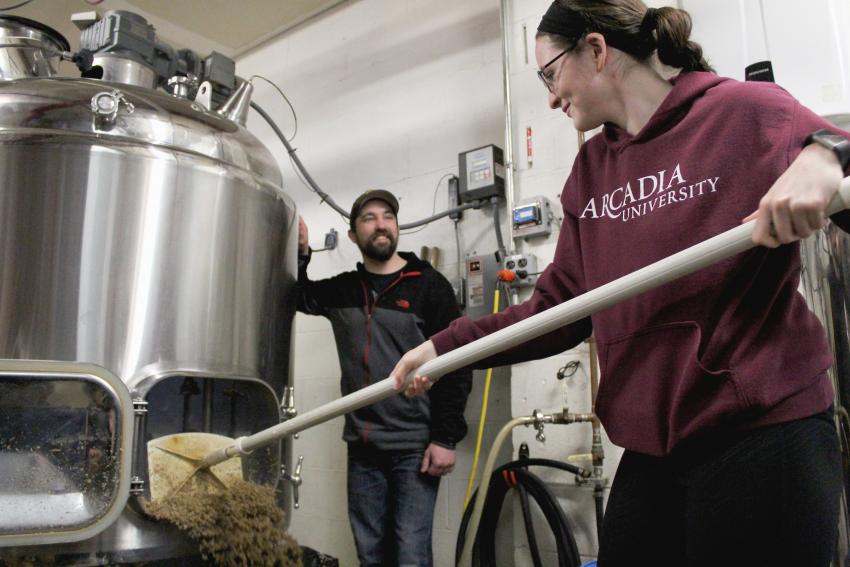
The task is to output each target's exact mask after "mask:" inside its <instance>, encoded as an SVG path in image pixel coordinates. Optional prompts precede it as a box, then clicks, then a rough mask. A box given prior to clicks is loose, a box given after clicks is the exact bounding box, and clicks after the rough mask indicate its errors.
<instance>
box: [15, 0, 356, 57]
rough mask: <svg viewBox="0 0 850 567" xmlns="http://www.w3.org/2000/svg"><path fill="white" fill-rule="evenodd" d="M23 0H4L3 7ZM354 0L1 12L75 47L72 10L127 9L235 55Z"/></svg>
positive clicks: (185, 40)
mask: <svg viewBox="0 0 850 567" xmlns="http://www.w3.org/2000/svg"><path fill="white" fill-rule="evenodd" d="M21 1H22V0H0V9H2V8H3V7H4V6H14V5H16V4H19V3H20V2H21ZM349 1H352V0H32V1H31V2H30V3H28V4H27V5H25V6H22V7H20V8H17V9H13V10H9V11H8V12H5V11H4V12H3V13H4V14H7V15H13V16H22V17H24V18H29V19H32V20H36V21H38V22H41V23H43V24H46V25H48V26H50V27H52V28H54V29H55V30H56V31H58V32H60V33H61V34H62V35H64V36H65V37H66V38H67V39H68V41H69V42H70V43H71V46H72V49H76V48H77V46H78V39H79V33H80V32H79V30H78V29H77V28H76V26H74V25H73V24H72V23H71V21H70V20H71V14H74V13H77V12H89V11H92V10H97V11H98V12H100V13H103V12H105V11H107V10H129V11H132V12H135V13H137V14H139V15H140V16H142V17H144V18H145V19H147V20H148V23H150V24H152V25H153V26H154V27H155V28H156V31H157V37H158V38H159V39H160V40H161V41H163V42H165V43H167V44H169V45H171V46H172V47H176V48H184V47H188V48H190V49H192V50H193V51H196V52H198V53H201V54H206V53H209V52H211V51H218V52H219V53H222V54H223V55H226V56H228V57H231V58H236V57H238V56H240V55H243V54H244V53H246V52H248V51H250V50H251V49H253V48H255V47H257V46H259V45H260V44H262V43H264V42H265V41H268V40H269V39H271V38H273V37H275V36H277V35H279V34H281V33H283V32H284V31H286V30H288V29H291V28H293V27H295V26H297V25H299V24H302V23H304V22H306V21H308V20H310V19H312V18H314V17H316V16H318V15H320V14H322V13H324V12H326V11H328V10H330V9H331V8H333V7H334V6H337V5H339V4H343V3H345V2H349Z"/></svg>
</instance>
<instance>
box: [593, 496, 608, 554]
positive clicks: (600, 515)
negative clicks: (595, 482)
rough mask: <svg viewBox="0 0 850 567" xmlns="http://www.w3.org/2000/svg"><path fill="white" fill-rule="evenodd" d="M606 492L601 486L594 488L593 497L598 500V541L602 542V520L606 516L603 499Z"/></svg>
mask: <svg viewBox="0 0 850 567" xmlns="http://www.w3.org/2000/svg"><path fill="white" fill-rule="evenodd" d="M604 498H605V493H604V491H603V490H602V488H601V487H598V488H594V489H593V499H594V500H595V501H596V543H597V545H598V544H599V543H601V542H602V523H603V522H602V520H603V519H604V517H605V507H604V505H603V500H604Z"/></svg>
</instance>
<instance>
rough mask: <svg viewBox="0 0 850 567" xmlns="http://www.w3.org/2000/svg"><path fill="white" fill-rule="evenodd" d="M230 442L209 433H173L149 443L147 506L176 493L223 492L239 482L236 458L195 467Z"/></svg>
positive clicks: (222, 436)
mask: <svg viewBox="0 0 850 567" xmlns="http://www.w3.org/2000/svg"><path fill="white" fill-rule="evenodd" d="M233 442H234V441H233V439H231V438H230V437H225V436H224V435H215V434H213V433H175V434H174V435H166V436H164V437H158V438H156V439H153V440H151V441H149V442H148V475H149V477H150V490H151V503H152V504H153V505H154V506H158V505H159V504H161V503H162V502H163V501H164V500H165V499H167V498H168V497H169V496H170V495H172V494H174V493H176V492H179V491H187V490H189V491H204V492H209V491H211V490H223V489H226V488H227V487H228V486H231V485H232V484H233V483H234V482H236V481H239V480H242V459H240V458H238V457H235V458H232V459H228V460H226V461H223V462H221V463H218V464H217V465H213V466H212V467H210V468H209V469H200V468H199V467H198V465H199V464H200V462H201V460H203V458H204V457H205V456H207V455H208V454H210V453H211V452H213V451H215V450H217V449H221V448H223V447H228V446H230V445H233Z"/></svg>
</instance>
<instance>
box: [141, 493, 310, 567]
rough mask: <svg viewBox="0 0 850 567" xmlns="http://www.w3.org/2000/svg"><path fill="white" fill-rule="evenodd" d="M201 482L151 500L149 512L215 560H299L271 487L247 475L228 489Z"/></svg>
mask: <svg viewBox="0 0 850 567" xmlns="http://www.w3.org/2000/svg"><path fill="white" fill-rule="evenodd" d="M200 486H203V485H200ZM200 486H194V487H193V488H192V489H191V490H186V489H185V488H184V489H181V490H178V491H177V492H176V493H175V494H172V495H170V496H168V497H167V498H165V499H163V501H162V502H157V503H156V504H155V505H152V504H148V506H147V509H148V512H149V513H150V514H151V515H152V516H153V517H155V518H158V519H161V520H166V521H169V522H171V523H173V524H174V525H176V526H177V527H178V528H179V529H180V530H182V531H183V532H185V533H186V534H187V535H188V536H189V537H191V538H192V539H193V540H195V541H196V542H197V543H198V546H199V548H200V551H201V553H202V554H203V556H204V558H205V559H207V560H209V561H211V562H213V563H214V564H216V565H228V566H229V565H233V566H248V565H250V566H255V565H256V566H269V567H295V566H300V565H301V549H300V548H299V546H298V544H297V543H296V541H295V540H294V539H293V538H292V537H291V536H290V535H289V534H287V533H286V531H285V530H284V528H283V521H284V514H283V510H281V509H280V508H279V507H278V506H277V504H276V501H275V494H274V490H273V489H272V488H271V487H268V486H259V485H257V484H254V483H252V482H247V481H243V480H240V481H237V482H234V483H233V484H229V485H228V487H227V488H226V489H222V488H220V487H216V486H212V485H206V487H205V488H200Z"/></svg>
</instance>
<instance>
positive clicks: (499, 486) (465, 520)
mask: <svg viewBox="0 0 850 567" xmlns="http://www.w3.org/2000/svg"><path fill="white" fill-rule="evenodd" d="M528 466H546V467H551V468H557V469H561V470H564V471H567V472H571V473H573V474H577V475H579V476H582V477H584V478H587V477H589V476H590V474H591V473H590V471H588V470H586V469H582V468H580V467H576V466H574V465H571V464H569V463H562V462H561V461H555V460H552V459H521V460H518V461H512V462H510V463H507V464H505V465H502V466H501V467H499V468H498V469H496V470H494V471H493V473H492V475H491V480H490V488H489V490H488V491H487V497H486V498H487V499H486V500H485V502H484V510H483V512H482V514H481V524H480V525H479V528H478V534H477V537H476V544H475V546H473V551H472V564H473V565H478V566H480V567H493V566H495V565H496V563H495V561H496V551H495V548H496V542H495V532H496V525H497V524H498V521H499V514H500V512H501V510H502V503H503V501H504V497H505V495H506V494H507V492H508V490H509V489H510V488H512V487H513V486H514V485H513V482H511V484H508V483H507V482H506V480H505V478H504V477H503V472H505V471H513V475H512V476H511V477H510V478H511V479H512V481H513V479H515V480H516V485H517V486H519V485H522V486H523V488H524V489H525V490H527V492H528V494H529V495H530V496H531V497H532V498H533V499H534V500H535V501H536V502H537V505H538V506H539V508H540V510H541V511H542V512H543V515H544V517H545V518H546V521H547V523H548V524H549V527H550V528H551V530H552V533H553V534H554V536H555V543H556V545H557V548H558V566H559V567H578V566H579V565H580V563H581V558H580V556H579V552H578V546H577V545H576V542H575V537H573V533H572V529H571V528H570V525H569V522H568V521H567V518H566V515H565V514H564V510H563V509H562V508H561V505H560V503H558V499H557V498H556V497H555V496H554V495H553V494H552V493H551V492H550V491H549V489H548V488H546V485H545V484H544V483H543V481H541V480H540V479H539V478H538V477H537V476H536V475H534V474H532V473H530V472H528V471H527V470H524V469H525V467H528ZM505 476H508V475H505ZM477 497H478V490H477V489H476V491H475V492H474V493H473V495H472V498H471V499H470V501H469V504H468V505H467V507H466V510H464V513H463V517H462V518H461V523H460V528H459V530H458V539H457V545H456V547H455V563H456V564H457V563H458V562H459V561H460V555H461V552H462V551H463V546H464V543H465V541H466V530H467V528H468V525H469V520H470V518H471V517H472V510H473V508H474V505H475V499H476V498H477ZM532 537H533V534H532ZM529 545H531V542H530V541H529Z"/></svg>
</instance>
